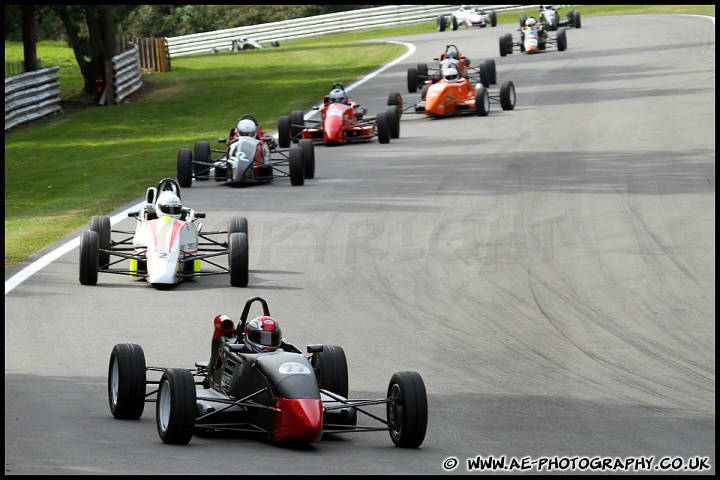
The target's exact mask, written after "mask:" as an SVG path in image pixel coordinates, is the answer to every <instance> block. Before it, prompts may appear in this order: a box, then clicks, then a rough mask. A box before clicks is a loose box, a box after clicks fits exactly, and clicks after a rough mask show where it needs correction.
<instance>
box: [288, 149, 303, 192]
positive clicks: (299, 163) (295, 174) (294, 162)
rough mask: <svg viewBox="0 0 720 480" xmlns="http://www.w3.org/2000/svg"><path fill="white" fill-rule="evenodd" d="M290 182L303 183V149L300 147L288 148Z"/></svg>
mask: <svg viewBox="0 0 720 480" xmlns="http://www.w3.org/2000/svg"><path fill="white" fill-rule="evenodd" d="M288 163H289V164H290V184H291V185H296V186H297V185H302V184H304V183H305V164H304V159H303V151H302V148H300V147H292V148H290V159H289V162H288Z"/></svg>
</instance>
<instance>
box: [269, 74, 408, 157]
mask: <svg viewBox="0 0 720 480" xmlns="http://www.w3.org/2000/svg"><path fill="white" fill-rule="evenodd" d="M315 109H316V110H320V114H321V117H320V121H317V122H310V123H307V124H306V123H305V116H304V114H303V112H302V110H294V111H293V112H292V113H291V114H290V116H282V117H280V119H279V121H278V144H279V145H280V147H281V148H287V147H289V146H290V142H291V141H292V142H298V141H300V140H308V139H309V140H312V141H313V143H322V144H324V145H328V146H332V145H344V144H346V143H355V142H367V141H370V140H372V139H374V138H375V137H377V138H378V141H379V142H380V143H389V142H390V139H391V138H399V137H400V118H399V117H398V116H397V115H396V112H395V110H394V109H386V111H384V112H380V113H378V114H377V115H376V116H374V117H366V116H365V114H366V113H367V111H366V109H365V108H364V107H362V106H360V105H359V104H358V103H357V102H354V101H352V99H351V98H350V97H349V96H348V95H347V93H346V92H345V87H344V86H343V84H342V83H340V82H336V83H335V84H334V85H333V88H332V91H331V92H330V94H329V95H325V98H324V99H323V104H322V106H320V107H315Z"/></svg>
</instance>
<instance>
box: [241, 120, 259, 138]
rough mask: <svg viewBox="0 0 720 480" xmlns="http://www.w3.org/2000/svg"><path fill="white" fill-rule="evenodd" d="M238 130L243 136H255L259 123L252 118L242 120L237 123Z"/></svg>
mask: <svg viewBox="0 0 720 480" xmlns="http://www.w3.org/2000/svg"><path fill="white" fill-rule="evenodd" d="M237 132H238V135H239V136H241V137H254V136H255V135H257V125H255V122H253V121H252V120H248V119H244V120H240V121H239V122H238V124H237Z"/></svg>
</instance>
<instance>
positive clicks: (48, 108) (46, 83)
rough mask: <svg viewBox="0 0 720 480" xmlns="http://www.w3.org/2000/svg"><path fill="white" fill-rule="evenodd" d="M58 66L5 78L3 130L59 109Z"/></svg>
mask: <svg viewBox="0 0 720 480" xmlns="http://www.w3.org/2000/svg"><path fill="white" fill-rule="evenodd" d="M59 70H60V67H57V66H56V67H48V68H42V69H40V70H36V71H34V72H27V73H22V74H20V75H13V76H12V77H6V78H5V130H8V129H10V128H12V127H15V126H17V125H20V124H21V123H27V122H30V121H32V120H36V119H38V118H41V117H44V116H46V115H50V114H52V113H55V112H57V111H58V110H60V105H59V103H60V82H59V81H58V80H59V79H60V74H59V73H58V71H59Z"/></svg>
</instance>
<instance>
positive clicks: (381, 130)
mask: <svg viewBox="0 0 720 480" xmlns="http://www.w3.org/2000/svg"><path fill="white" fill-rule="evenodd" d="M375 123H376V124H377V136H378V141H379V142H380V143H390V137H391V134H390V120H388V117H387V113H386V112H380V113H378V114H377V115H376V117H375Z"/></svg>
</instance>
